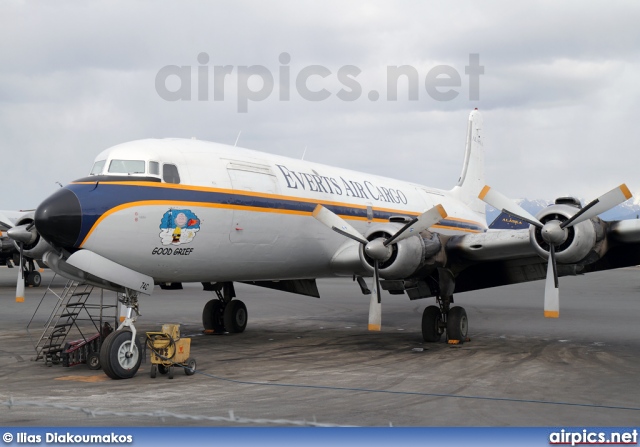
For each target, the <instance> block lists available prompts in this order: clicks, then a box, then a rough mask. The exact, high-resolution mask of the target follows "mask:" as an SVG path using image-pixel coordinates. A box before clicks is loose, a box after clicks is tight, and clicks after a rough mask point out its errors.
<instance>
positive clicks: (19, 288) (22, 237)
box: [7, 222, 36, 303]
mask: <svg viewBox="0 0 640 447" xmlns="http://www.w3.org/2000/svg"><path fill="white" fill-rule="evenodd" d="M34 226H35V223H34V222H31V223H30V224H25V225H18V226H17V227H14V226H12V227H11V228H9V230H8V231H7V236H9V237H10V238H11V239H13V240H14V241H16V242H17V243H18V246H19V247H20V265H19V267H18V283H17V285H16V303H24V268H23V266H24V254H23V252H24V244H31V243H33V242H35V240H36V235H35V234H34V233H33V232H32V231H31V230H32V229H33V227H34Z"/></svg>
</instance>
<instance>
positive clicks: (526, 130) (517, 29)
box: [0, 0, 640, 209]
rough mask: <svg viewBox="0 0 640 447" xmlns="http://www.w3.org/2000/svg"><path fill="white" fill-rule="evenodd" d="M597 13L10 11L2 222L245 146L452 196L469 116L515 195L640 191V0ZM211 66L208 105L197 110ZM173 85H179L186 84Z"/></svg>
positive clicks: (192, 4)
mask: <svg viewBox="0 0 640 447" xmlns="http://www.w3.org/2000/svg"><path fill="white" fill-rule="evenodd" d="M593 3H594V4H590V3H589V2H584V1H576V2H568V1H567V2H556V1H549V2H508V1H495V2H478V1H469V2H445V1H442V2H424V1H419V2H410V1H398V2H391V1H385V2H374V1H363V2H356V1H351V2H344V1H334V2H330V1H318V2H310V1H296V2H293V1H286V2H285V1H283V2H263V1H229V2H209V1H207V2H205V1H202V2H196V1H179V2H178V1H176V2H168V1H158V0H149V1H137V2H133V1H130V0H127V1H97V2H91V1H73V2H72V1H55V2H51V1H28V2H27V1H17V0H4V1H3V2H2V3H0V42H2V43H1V44H0V153H1V154H2V157H1V158H0V166H1V170H0V172H1V175H2V177H1V178H2V185H3V188H2V200H1V201H0V209H21V208H22V209H24V208H32V207H36V206H37V205H38V203H39V202H40V201H41V200H42V199H44V198H46V197H47V196H48V195H49V194H51V193H52V192H54V191H55V189H56V188H58V186H57V185H56V183H55V182H58V181H59V182H61V183H63V184H65V183H68V182H70V181H72V180H74V179H76V178H79V177H83V176H85V175H86V174H88V172H89V170H90V168H91V165H92V163H93V159H94V157H95V156H96V155H97V154H98V153H99V152H100V151H102V150H103V149H105V148H107V147H110V146H113V145H115V144H118V143H122V142H125V141H130V140H134V139H139V138H147V137H186V138H190V137H197V138H198V139H202V140H211V141H217V142H221V143H228V144H233V143H234V141H235V139H236V137H237V135H238V132H241V135H240V140H239V142H238V145H239V146H243V147H248V148H251V149H257V150H262V151H266V152H269V153H274V154H280V155H285V156H290V157H295V158H300V157H301V156H302V153H303V151H304V148H305V147H307V149H306V156H305V159H306V160H311V161H316V162H320V163H325V164H330V165H336V166H340V167H345V168H349V169H357V170H361V171H365V172H371V173H375V174H379V175H385V176H389V177H395V178H399V179H403V180H409V181H413V182H417V183H421V184H425V185H428V186H433V187H438V188H443V189H449V188H451V187H452V186H453V185H454V184H455V183H456V181H457V179H458V176H459V174H460V169H461V164H462V160H463V152H464V141H465V132H466V123H467V118H468V114H469V112H470V111H471V110H472V109H473V108H474V107H478V108H479V109H480V110H481V111H482V113H483V117H484V144H485V146H484V147H485V150H486V153H487V158H486V162H487V183H488V184H490V185H492V186H493V187H495V188H497V189H499V190H501V191H503V192H504V193H505V194H507V195H509V196H511V197H514V198H515V197H525V196H526V197H529V198H532V199H533V198H547V199H551V198H554V197H556V196H559V195H567V194H573V195H578V196H580V197H583V198H586V199H591V198H594V197H596V196H598V195H600V194H602V193H604V192H606V191H608V190H609V189H611V188H613V187H614V186H617V185H618V184H620V183H622V182H626V183H627V184H628V186H629V187H630V189H631V191H632V192H634V193H635V194H639V195H640V178H638V166H640V150H638V149H639V143H638V137H637V136H636V132H637V131H638V127H639V126H638V121H639V119H640V26H638V23H640V2H638V1H636V0H634V1H627V2H623V1H618V2H616V1H609V2H606V3H605V2H598V3H595V2H593ZM200 53H206V55H208V57H209V62H208V63H206V64H202V63H199V62H198V55H199V54H200ZM282 53H287V54H288V55H289V56H290V61H289V62H287V63H286V64H283V63H281V62H280V59H279V58H280V55H281V54H282ZM471 54H478V55H479V60H480V65H482V66H483V67H484V74H482V75H479V89H478V91H477V94H478V97H479V99H478V100H473V98H472V96H473V92H472V91H471V90H472V89H470V76H469V75H467V74H465V66H467V65H469V58H470V55H471ZM169 65H176V66H181V67H191V68H190V72H191V74H192V76H191V100H178V101H170V100H166V99H163V98H162V96H161V95H160V94H159V92H158V91H157V89H156V78H157V76H158V73H159V72H160V71H161V70H162V69H163V67H166V66H169ZM256 65H261V66H263V67H265V70H267V71H268V72H269V73H270V74H271V75H272V76H273V78H274V83H275V84H276V85H275V86H274V87H273V92H271V94H270V95H268V97H267V98H266V99H265V100H262V101H247V103H246V104H247V112H244V113H243V112H240V111H239V108H240V105H241V104H240V103H242V101H240V102H239V97H240V99H242V98H245V97H246V94H239V93H238V91H239V90H238V88H240V90H242V85H243V83H244V82H248V83H247V85H248V88H250V89H252V90H254V91H258V90H260V89H261V88H262V82H261V80H260V79H262V78H258V77H257V76H253V77H251V78H250V79H249V81H246V79H245V78H243V77H242V76H240V75H239V68H238V67H249V66H256ZM311 65H319V66H322V67H325V69H326V70H328V72H329V73H330V74H328V75H327V76H326V77H325V78H322V77H320V76H315V77H311V78H309V81H308V86H309V88H310V89H311V90H320V89H323V88H324V89H326V91H328V92H329V93H330V96H329V97H328V98H327V99H324V100H321V101H310V100H307V99H305V97H304V94H300V93H299V92H298V90H297V88H296V79H297V77H298V75H299V74H300V73H301V72H303V70H304V69H305V67H308V66H311ZM401 65H408V66H410V67H413V69H415V71H416V72H417V73H418V76H419V84H418V87H419V88H418V89H417V90H416V94H417V95H418V99H417V100H415V99H411V100H410V99H409V98H408V87H407V82H406V80H403V81H401V82H400V83H399V84H398V99H397V100H396V101H392V100H389V98H388V97H387V81H386V79H387V77H386V73H387V67H389V66H401ZM441 65H446V66H449V67H451V68H450V70H454V71H455V72H457V73H458V74H459V77H460V84H459V86H457V85H455V83H454V87H444V88H442V87H441V88H440V91H447V90H449V89H452V90H454V91H455V92H457V93H458V94H457V96H456V97H455V98H454V99H451V100H445V101H442V100H437V99H435V98H433V97H432V95H430V94H429V93H428V91H427V89H426V87H425V79H426V78H427V77H428V74H429V73H430V71H431V70H432V69H434V67H438V66H441ZM214 66H232V67H233V70H232V71H231V74H230V75H229V76H228V77H227V78H225V79H226V81H225V88H224V100H220V99H218V100H214V90H215V86H214V76H213V75H214ZM344 66H354V67H357V69H358V70H359V74H358V75H357V76H353V75H352V76H351V78H350V79H351V80H352V81H353V80H355V81H357V83H358V85H359V86H360V87H361V91H362V93H361V94H360V97H359V98H358V99H356V100H353V101H346V100H343V99H340V97H339V96H338V93H339V92H340V90H341V89H344V90H347V91H348V90H349V88H347V87H345V85H343V84H342V83H341V82H340V80H339V78H338V72H339V70H340V69H341V67H344ZM199 67H206V70H208V77H205V76H201V78H202V79H201V81H202V80H205V81H207V82H206V83H207V84H208V100H198V96H199V94H200V95H202V94H203V93H202V91H201V90H202V85H199V83H198V73H199V71H198V70H199ZM281 67H285V70H286V71H288V72H289V77H290V80H289V82H286V78H283V77H282V76H280V72H281V70H282V69H281ZM187 70H189V68H187ZM436 70H437V69H436ZM445 77H446V76H445ZM449 78H450V79H453V78H452V77H451V76H449ZM453 81H455V79H453ZM165 85H166V87H167V89H168V90H172V89H173V90H178V88H179V87H180V86H181V84H180V81H179V78H178V77H177V76H171V77H169V78H167V80H166V82H165ZM287 85H288V90H289V96H290V99H289V100H288V101H285V100H281V99H280V92H281V91H282V90H284V89H286V88H287ZM238 86H240V87H238ZM372 90H375V91H376V92H378V93H379V99H378V100H377V101H372V100H371V99H370V97H369V96H370V95H369V92H370V91H372ZM220 93H221V92H220V91H218V94H220ZM303 93H304V92H303ZM353 95H354V93H353V92H352V96H353Z"/></svg>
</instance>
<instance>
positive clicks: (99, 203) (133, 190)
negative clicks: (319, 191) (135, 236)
mask: <svg viewBox="0 0 640 447" xmlns="http://www.w3.org/2000/svg"><path fill="white" fill-rule="evenodd" d="M66 188H69V189H70V190H71V191H73V192H74V193H75V194H76V196H77V197H78V200H79V201H80V206H81V207H82V224H81V229H80V234H79V236H78V240H77V241H76V243H75V244H74V245H75V246H76V247H78V246H79V245H80V244H81V243H82V241H84V239H85V238H86V236H87V234H89V232H90V231H91V229H92V228H93V227H94V225H95V224H96V222H97V221H98V219H99V218H100V217H101V216H102V215H103V214H104V213H106V212H107V211H109V210H111V209H113V208H115V207H117V206H121V205H125V204H128V203H135V202H144V201H154V200H157V201H163V202H167V205H169V206H171V202H173V201H175V202H202V203H203V204H212V203H213V204H220V205H222V206H224V205H229V206H243V207H250V208H251V207H255V208H271V209H274V210H288V211H298V212H305V213H312V212H313V210H314V208H315V207H316V205H317V204H318V203H320V204H321V205H323V206H325V207H326V208H327V209H329V210H331V211H333V212H334V213H336V214H338V215H340V216H344V217H346V218H347V219H348V218H349V217H357V218H366V217H367V210H366V209H363V208H355V207H352V206H349V205H346V204H345V205H344V206H341V205H335V204H324V203H322V202H303V201H299V200H296V199H286V198H278V197H260V196H252V195H248V194H247V192H244V193H243V194H234V193H230V192H219V191H200V190H193V189H188V188H184V187H181V188H174V187H167V188H163V187H158V186H157V185H155V186H145V185H139V184H136V185H134V184H131V185H125V184H113V183H107V182H104V183H97V184H95V183H91V184H88V183H72V184H70V185H67V186H66ZM412 214H414V213H409V212H405V213H403V212H402V211H397V212H393V213H392V212H389V211H380V210H376V209H375V208H374V209H373V217H374V219H384V220H388V219H389V218H390V217H391V216H397V215H407V216H411V217H413V215H412ZM440 225H444V226H450V227H455V228H460V229H466V230H472V231H484V229H483V228H482V227H480V226H478V225H474V224H472V223H467V222H459V221H456V220H451V219H444V220H442V221H441V222H440Z"/></svg>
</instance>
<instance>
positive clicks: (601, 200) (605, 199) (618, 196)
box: [560, 183, 632, 228]
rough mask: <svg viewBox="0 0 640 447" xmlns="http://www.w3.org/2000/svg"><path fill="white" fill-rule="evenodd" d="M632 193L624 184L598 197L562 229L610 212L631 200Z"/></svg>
mask: <svg viewBox="0 0 640 447" xmlns="http://www.w3.org/2000/svg"><path fill="white" fill-rule="evenodd" d="M631 195H632V194H631V191H629V188H627V185H625V184H624V183H623V184H622V185H620V186H618V187H617V188H613V189H612V190H611V191H609V192H608V193H606V194H603V195H602V196H600V197H598V198H597V199H595V200H593V201H592V202H589V203H588V204H587V205H585V206H584V208H582V209H581V210H580V211H578V212H577V213H576V214H574V215H573V216H572V217H571V219H569V220H566V221H564V222H563V223H562V224H560V228H566V227H569V226H571V225H577V224H579V223H580V222H584V221H585V220H587V219H591V218H592V217H596V216H597V215H598V214H602V213H604V212H605V211H609V210H610V209H611V208H613V207H615V206H618V205H620V204H621V203H623V202H626V201H627V200H629V199H630V198H631Z"/></svg>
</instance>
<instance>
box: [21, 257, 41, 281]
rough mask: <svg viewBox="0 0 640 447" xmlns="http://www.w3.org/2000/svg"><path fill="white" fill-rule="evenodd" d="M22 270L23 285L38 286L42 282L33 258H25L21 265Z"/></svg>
mask: <svg viewBox="0 0 640 447" xmlns="http://www.w3.org/2000/svg"><path fill="white" fill-rule="evenodd" d="M22 271H23V272H24V274H23V278H24V285H25V286H27V287H40V283H41V282H42V276H41V275H40V272H39V271H38V269H37V268H36V264H35V262H34V260H33V259H29V260H27V259H25V263H24V265H23V266H22Z"/></svg>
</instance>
